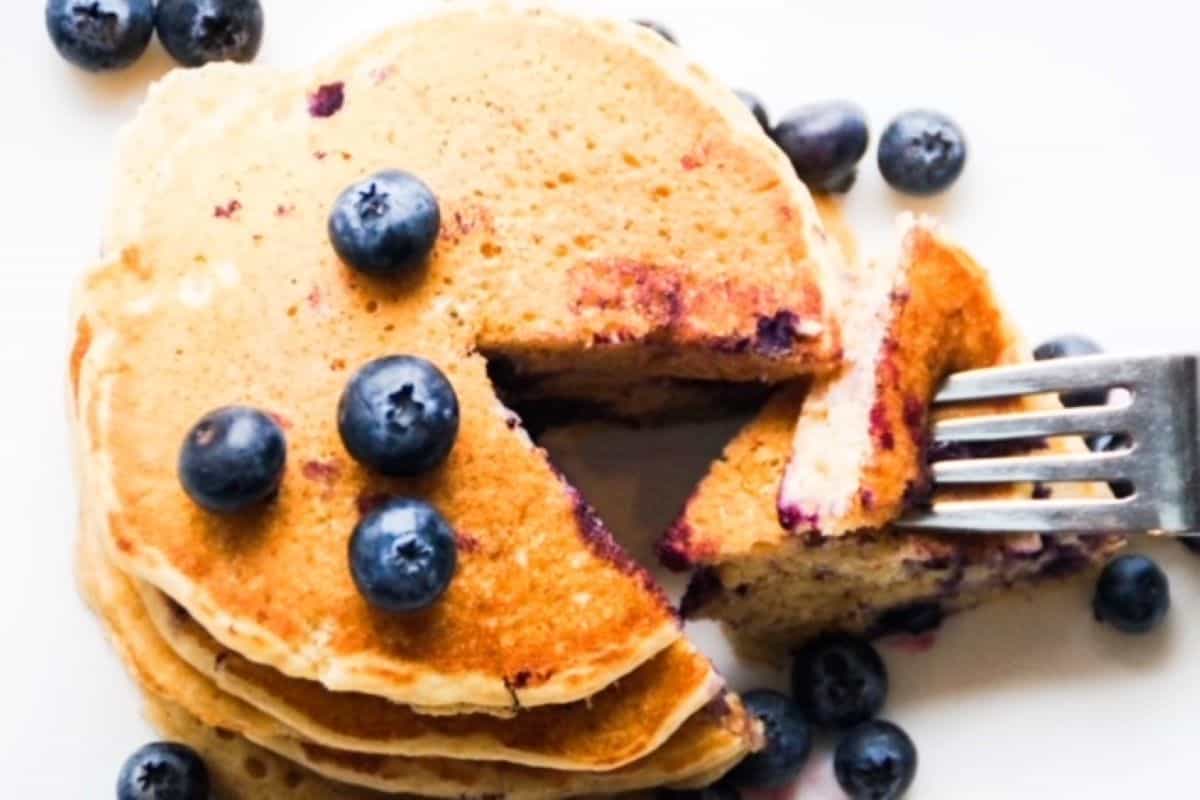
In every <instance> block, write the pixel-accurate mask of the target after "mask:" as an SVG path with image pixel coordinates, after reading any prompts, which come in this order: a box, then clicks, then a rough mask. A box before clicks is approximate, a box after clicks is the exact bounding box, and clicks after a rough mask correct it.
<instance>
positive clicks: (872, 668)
mask: <svg viewBox="0 0 1200 800" xmlns="http://www.w3.org/2000/svg"><path fill="white" fill-rule="evenodd" d="M887 690H888V676H887V668H886V667H884V665H883V659H881V658H880V657H879V653H877V652H875V648H873V647H872V646H871V645H870V644H869V643H867V642H866V641H865V640H863V639H859V638H857V637H854V636H849V635H846V634H840V633H837V634H827V635H825V636H819V637H817V638H816V639H814V640H812V641H811V642H809V643H808V644H806V645H805V646H804V647H802V648H801V649H800V650H799V651H798V652H797V653H796V658H795V661H793V663H792V694H793V695H794V696H795V698H796V702H797V703H798V704H799V705H800V708H801V709H803V710H804V713H805V715H806V716H807V717H808V718H809V719H810V720H812V721H813V722H814V723H816V724H817V725H824V726H832V727H838V728H844V727H848V726H850V725H855V724H857V723H859V722H863V721H865V720H868V719H870V718H871V717H874V716H875V715H876V714H878V713H879V710H880V709H881V708H883V703H884V701H885V700H886V699H887Z"/></svg>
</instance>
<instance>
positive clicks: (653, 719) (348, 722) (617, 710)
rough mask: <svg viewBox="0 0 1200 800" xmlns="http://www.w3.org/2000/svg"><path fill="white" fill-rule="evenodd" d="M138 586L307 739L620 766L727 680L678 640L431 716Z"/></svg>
mask: <svg viewBox="0 0 1200 800" xmlns="http://www.w3.org/2000/svg"><path fill="white" fill-rule="evenodd" d="M138 588H139V594H140V595H141V598H142V603H143V606H144V607H145V609H146V611H147V613H148V615H149V617H150V619H151V620H152V621H153V623H154V626H155V628H156V629H157V631H158V632H159V634H160V635H161V636H162V637H163V639H164V640H166V642H167V643H168V644H169V645H170V646H171V647H172V649H174V651H175V652H176V654H177V655H179V656H180V657H182V658H183V659H184V660H185V661H187V662H188V663H189V664H190V665H191V666H192V667H194V668H195V669H197V670H198V671H200V672H201V673H203V674H204V675H205V676H206V677H208V678H209V679H210V680H212V681H213V682H215V683H216V684H217V686H218V687H219V688H220V689H221V690H222V691H225V692H227V693H229V694H231V695H233V696H235V697H237V698H238V699H240V700H244V701H245V702H247V703H249V704H251V705H253V706H255V707H256V708H258V709H259V710H260V711H262V712H263V713H265V714H268V715H270V716H272V717H275V718H276V719H278V720H280V721H281V722H283V723H285V724H286V725H287V726H288V727H290V728H292V729H294V730H296V731H297V732H299V733H300V734H301V735H303V736H304V737H305V738H306V739H309V740H311V741H313V742H315V743H317V744H321V745H326V746H328V747H332V748H339V749H343V750H352V751H356V752H361V753H378V754H382V755H405V756H446V757H449V758H455V759H464V760H467V759H478V760H487V761H497V760H499V761H507V762H510V763H515V764H526V765H529V766H536V767H549V768H553V769H580V770H606V769H614V768H616V767H620V766H623V765H625V764H628V763H630V762H632V761H636V760H637V759H639V758H641V757H642V756H644V755H646V754H647V753H650V752H651V751H653V750H654V749H655V748H657V747H658V746H660V745H661V744H662V743H663V742H664V741H665V740H666V739H667V738H668V737H669V736H670V735H671V734H672V733H674V732H675V731H676V729H678V728H679V726H680V725H682V724H683V723H684V721H685V720H686V719H687V718H688V717H690V716H692V714H694V713H695V712H696V711H699V710H700V708H701V707H703V706H704V705H705V704H706V703H708V701H709V700H711V699H713V697H715V696H716V695H717V694H718V693H719V692H720V690H721V681H720V680H719V679H717V677H716V676H715V675H714V674H713V672H712V669H711V668H710V667H709V666H708V664H707V662H705V661H704V659H702V658H697V657H696V653H695V651H694V650H693V648H692V647H691V645H689V644H688V643H687V642H685V641H683V640H680V641H678V642H676V643H675V644H673V645H672V646H671V647H668V648H667V649H666V650H664V651H663V652H661V653H659V654H658V655H657V656H655V657H654V658H652V659H650V660H649V661H647V662H646V663H645V664H643V665H642V666H640V667H639V668H638V669H636V670H634V671H633V672H631V673H630V674H629V675H626V676H625V677H624V678H622V679H621V680H620V681H617V682H616V683H614V684H612V685H610V686H608V687H607V688H606V689H604V690H603V691H601V692H599V693H597V694H595V695H593V696H592V697H589V698H588V699H587V700H583V701H579V702H575V703H567V704H561V705H552V706H540V707H537V708H533V709H529V710H525V711H520V712H517V713H516V714H515V715H514V716H513V717H512V718H511V719H501V718H497V717H494V716H491V715H485V714H459V715H443V716H429V715H427V714H418V713H416V712H414V711H413V710H412V709H411V708H409V707H408V706H403V705H399V704H396V703H390V702H386V701H381V700H380V699H379V698H377V697H372V696H370V695H365V694H358V693H354V692H331V691H329V690H328V689H326V688H325V687H323V686H321V684H319V683H317V682H315V681H305V680H300V679H297V678H288V677H286V676H284V675H282V674H281V673H279V672H277V671H276V670H273V669H271V668H270V667H266V666H263V665H261V664H256V663H254V662H253V661H250V660H249V659H247V658H245V657H243V656H240V655H238V654H237V653H235V652H233V651H232V650H229V649H227V648H224V647H222V646H221V645H220V644H219V643H218V642H217V641H216V640H215V639H213V638H212V637H211V636H209V635H208V633H207V632H205V630H204V628H202V627H201V626H200V625H198V624H197V623H196V621H195V620H193V619H192V618H191V617H190V616H189V615H188V614H187V612H186V611H183V609H182V608H180V607H179V606H176V605H174V604H173V603H172V602H171V601H170V600H169V599H167V598H166V596H165V595H163V594H162V593H161V592H159V591H158V590H156V589H153V588H151V587H149V586H148V585H146V584H140V586H139V587H138Z"/></svg>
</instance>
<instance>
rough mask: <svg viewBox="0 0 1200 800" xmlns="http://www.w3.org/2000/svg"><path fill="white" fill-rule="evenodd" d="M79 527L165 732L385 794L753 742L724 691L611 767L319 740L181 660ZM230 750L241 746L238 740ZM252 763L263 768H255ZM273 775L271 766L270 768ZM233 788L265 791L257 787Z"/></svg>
mask: <svg viewBox="0 0 1200 800" xmlns="http://www.w3.org/2000/svg"><path fill="white" fill-rule="evenodd" d="M84 527H85V528H86V529H88V531H89V532H88V533H87V534H86V535H84V536H83V537H81V539H80V576H81V578H82V583H83V589H84V594H85V596H86V597H87V598H88V600H89V603H90V604H91V605H92V607H93V608H94V609H95V610H96V612H97V613H98V614H99V615H100V616H101V618H102V619H103V621H104V623H105V626H106V628H107V630H108V632H109V635H110V638H111V639H112V641H113V643H114V645H115V646H116V648H117V650H118V652H120V654H121V656H122V658H123V659H124V661H125V663H126V665H127V666H128V667H129V669H130V671H131V672H132V674H133V675H134V677H135V679H136V680H137V682H138V683H139V685H140V686H141V687H142V688H143V690H144V691H146V692H147V694H148V695H149V696H150V697H151V702H152V705H153V704H159V705H160V706H161V707H162V709H163V710H162V711H161V712H160V713H159V714H158V715H157V716H161V717H164V719H162V720H157V721H159V722H160V723H165V726H164V733H167V734H168V735H170V734H172V733H174V728H175V727H176V726H179V725H182V726H183V727H184V728H187V727H188V726H187V725H186V724H185V723H187V722H188V721H189V719H190V718H194V719H195V720H197V721H198V722H199V723H201V724H202V725H204V726H207V727H208V728H211V729H215V730H217V731H225V732H228V733H231V734H236V735H238V736H241V737H244V738H245V739H246V740H248V741H249V742H252V743H254V744H256V745H258V746H260V747H263V748H265V749H267V750H270V751H271V752H274V753H276V754H278V755H281V756H283V757H284V758H285V759H287V760H288V761H290V762H292V763H293V764H296V765H300V766H304V767H307V768H308V769H311V770H312V771H313V772H316V773H317V774H319V775H321V776H323V777H324V778H326V779H330V780H334V781H339V782H342V783H348V784H351V785H355V786H363V787H367V788H374V789H376V790H379V791H386V792H389V793H397V792H399V793H406V794H417V795H422V796H431V797H460V796H481V795H504V796H507V797H514V798H519V797H568V796H578V795H586V794H598V793H604V794H611V793H613V792H623V791H632V790H635V789H641V788H647V787H652V786H659V785H666V784H673V785H692V784H703V783H707V782H708V781H710V780H713V779H715V778H717V777H719V776H720V775H721V774H723V772H724V771H725V770H727V769H729V768H730V767H732V765H733V764H734V763H736V762H737V761H738V760H739V759H740V758H741V757H742V756H743V755H744V754H745V753H746V752H747V751H748V749H749V748H750V747H752V746H754V745H755V744H756V743H757V738H758V735H759V734H758V731H757V729H756V728H757V725H756V724H755V723H751V722H750V720H749V718H748V717H747V716H746V715H745V712H744V710H743V709H742V707H741V705H740V704H739V703H738V701H737V700H736V698H733V697H723V698H719V699H718V700H717V701H714V702H713V703H710V704H709V705H708V706H707V707H705V708H704V709H702V710H701V711H699V712H698V713H697V714H695V715H693V716H692V717H691V718H690V719H688V721H687V722H685V723H684V725H683V726H682V727H681V728H680V729H679V731H678V732H677V733H676V734H675V736H673V737H671V738H670V739H669V740H668V741H667V742H666V743H665V744H663V746H662V747H661V748H659V749H658V750H657V751H655V752H654V753H653V754H651V755H649V756H647V757H645V758H643V759H641V760H640V761H637V762H635V763H633V764H629V765H627V766H625V767H622V768H620V769H617V770H614V771H611V772H564V771H555V770H546V769H537V768H532V767H522V766H517V765H512V764H505V763H501V762H490V763H489V762H473V761H462V760H457V759H447V758H403V757H397V756H380V755H370V754H363V753H354V752H350V751H345V750H337V749H333V748H327V747H322V746H320V745H317V744H314V743H312V742H309V741H307V740H305V739H304V738H303V737H301V736H299V735H298V734H297V733H296V732H295V731H292V730H291V729H289V728H288V727H286V726H284V725H283V724H282V723H280V722H278V721H277V720H275V719H273V718H271V717H269V716H267V715H265V714H262V713H261V712H259V711H257V710H255V709H254V708H253V707H252V706H250V705H249V704H246V703H243V702H242V701H240V700H238V699H236V698H234V697H232V696H231V695H228V694H225V693H224V692H222V691H221V690H220V689H219V688H218V687H217V686H216V684H214V683H213V682H212V681H211V680H209V679H208V678H206V677H205V676H204V675H203V674H201V673H200V672H198V671H197V670H195V669H193V668H192V667H190V666H189V665H188V664H187V663H186V662H184V661H183V660H182V659H180V658H179V657H178V656H177V655H176V654H175V652H174V651H173V650H172V649H171V648H170V647H169V646H167V644H166V643H165V642H164V641H163V640H162V639H161V638H160V637H159V636H158V634H157V632H156V630H155V628H154V625H153V623H152V622H151V621H150V619H149V617H148V615H147V614H146V611H145V608H144V607H143V606H142V604H141V599H140V597H139V595H138V592H137V589H136V588H135V586H134V584H133V582H132V581H131V580H130V579H129V578H128V577H126V576H125V575H123V574H122V573H121V572H120V571H119V570H117V569H116V568H114V567H113V566H112V564H111V563H109V561H108V559H107V557H106V556H105V553H104V549H103V546H102V544H101V543H100V542H99V541H98V538H99V537H98V535H97V534H98V533H99V531H97V530H96V529H95V526H94V525H91V524H90V523H89V522H88V521H87V520H85V522H84ZM380 702H384V701H380ZM173 707H177V708H175V709H173ZM172 720H174V721H172ZM192 727H193V729H194V726H192ZM191 738H200V739H201V740H204V739H207V737H206V736H205V735H204V734H203V733H202V732H197V731H194V730H193V733H192V736H191V737H189V739H186V740H185V741H190V740H191ZM224 741H230V740H229V739H225V740H224ZM236 749H241V750H243V751H244V750H245V748H244V747H238V748H236ZM202 750H203V748H202ZM226 769H227V768H226V767H222V766H221V765H220V763H219V762H218V765H217V770H218V773H219V774H224V773H225V772H226ZM250 772H252V773H259V772H264V771H263V770H260V769H258V768H252V769H250ZM271 774H273V775H277V774H278V772H277V770H271ZM283 774H284V777H285V778H286V776H287V775H288V773H287V772H284V773H283ZM296 774H301V775H303V773H300V772H299V771H298V770H293V771H292V775H293V778H292V779H290V780H294V775H296ZM301 783H303V781H301ZM317 785H323V784H317ZM307 791H310V792H313V791H316V789H314V788H309V789H308V790H307ZM234 796H237V797H260V796H264V795H262V794H259V793H258V792H256V791H255V792H247V793H244V794H236V795H234ZM313 796H314V797H325V796H328V797H341V796H343V795H342V794H339V793H338V790H337V789H336V788H331V789H330V793H329V794H315V795H313Z"/></svg>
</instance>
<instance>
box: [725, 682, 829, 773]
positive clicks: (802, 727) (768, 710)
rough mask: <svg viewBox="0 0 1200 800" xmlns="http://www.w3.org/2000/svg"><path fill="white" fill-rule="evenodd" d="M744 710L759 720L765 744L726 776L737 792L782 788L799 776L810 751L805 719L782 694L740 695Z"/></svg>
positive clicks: (765, 691)
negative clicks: (737, 789) (744, 706)
mask: <svg viewBox="0 0 1200 800" xmlns="http://www.w3.org/2000/svg"><path fill="white" fill-rule="evenodd" d="M742 702H743V703H745V704H746V710H747V711H749V712H750V713H751V714H753V715H754V716H756V717H758V718H759V720H761V721H762V724H763V730H764V731H765V733H766V740H767V741H766V745H765V746H764V747H763V749H762V750H759V751H758V752H757V753H751V754H750V755H748V756H746V758H745V759H743V760H742V763H740V764H738V765H737V766H736V767H734V768H733V771H732V772H730V773H729V782H730V783H731V784H732V785H734V786H737V787H738V788H740V789H782V788H783V787H784V786H786V785H787V784H789V783H791V782H792V781H793V780H795V779H796V777H797V776H798V775H799V774H800V770H801V769H803V767H804V762H805V761H806V760H807V759H808V754H809V752H810V751H811V750H812V729H811V728H810V727H809V724H808V720H806V719H805V718H804V714H803V713H802V712H801V711H800V708H799V706H797V705H796V704H795V703H793V702H792V701H791V700H790V699H789V698H788V697H787V696H786V695H782V694H780V693H779V692H773V691H771V690H770V689H755V690H754V691H751V692H746V693H745V694H744V695H742Z"/></svg>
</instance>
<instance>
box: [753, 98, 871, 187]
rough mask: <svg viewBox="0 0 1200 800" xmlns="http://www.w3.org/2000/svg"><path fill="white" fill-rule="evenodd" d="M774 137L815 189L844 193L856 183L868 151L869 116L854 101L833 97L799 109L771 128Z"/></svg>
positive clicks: (801, 176)
mask: <svg viewBox="0 0 1200 800" xmlns="http://www.w3.org/2000/svg"><path fill="white" fill-rule="evenodd" d="M771 137H772V138H773V139H775V143H776V144H777V145H779V149H781V150H783V152H784V154H785V155H787V157H788V158H789V159H790V160H791V162H792V166H793V167H794V168H795V170H796V174H797V175H799V176H800V180H802V181H804V182H805V183H806V184H807V185H808V187H809V188H810V189H812V190H813V191H814V192H825V193H842V192H847V191H849V190H850V187H851V186H853V185H854V178H855V176H856V174H857V173H856V169H857V166H858V162H859V160H860V159H861V158H862V157H863V153H865V152H867V143H868V142H869V141H870V133H869V132H868V130H867V117H866V114H865V113H863V110H862V109H861V108H859V107H858V106H856V105H854V104H853V103H846V102H842V101H830V102H824V103H814V104H812V105H807V106H803V107H801V108H798V109H796V110H795V111H793V112H792V113H790V114H788V115H787V116H785V117H784V118H783V119H781V120H780V121H779V122H778V123H777V124H776V125H775V127H774V129H772V131H771Z"/></svg>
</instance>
